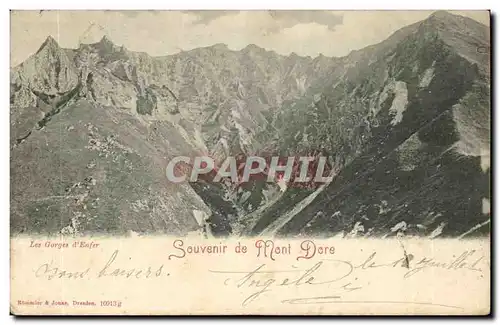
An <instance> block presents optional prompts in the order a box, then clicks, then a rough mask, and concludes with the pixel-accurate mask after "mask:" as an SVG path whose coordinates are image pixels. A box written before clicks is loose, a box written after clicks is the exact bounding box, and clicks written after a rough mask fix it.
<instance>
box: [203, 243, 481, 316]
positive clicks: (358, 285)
mask: <svg viewBox="0 0 500 325" xmlns="http://www.w3.org/2000/svg"><path fill="white" fill-rule="evenodd" d="M483 258H484V257H483V256H479V255H478V254H477V253H476V251H474V250H470V251H465V252H463V253H462V254H460V255H459V256H458V257H453V258H452V259H451V260H450V261H448V262H442V261H437V260H435V259H433V258H429V257H422V258H421V259H419V260H416V259H415V257H414V256H413V255H406V254H405V256H404V257H402V258H400V259H397V260H395V261H388V262H387V261H385V262H380V261H378V256H377V253H376V252H373V253H372V254H370V255H369V256H368V257H367V258H366V259H364V260H362V262H361V263H358V264H356V263H354V262H352V261H347V260H339V259H323V260H321V261H318V262H317V263H316V264H314V265H313V266H312V267H309V268H299V267H297V266H295V265H292V266H291V268H289V269H274V268H270V267H269V266H268V265H267V264H260V265H259V266H257V267H256V268H254V269H251V270H237V271H235V270H209V272H210V273H214V274H218V275H222V276H224V280H223V283H224V285H225V286H235V287H237V288H239V289H248V290H249V291H250V294H249V295H246V294H245V297H244V299H243V301H242V306H247V305H249V304H250V303H252V302H254V301H256V300H257V299H258V298H260V297H262V296H263V295H264V294H266V293H269V292H271V291H273V290H277V289H281V288H286V287H295V288H300V287H307V286H324V288H325V289H322V290H323V291H324V292H327V293H328V294H327V295H322V296H313V297H298V298H295V297H294V298H290V299H284V300H281V303H287V304H331V303H357V304H417V305H433V306H441V307H449V308H459V309H461V308H460V307H457V306H450V305H444V304H439V303H435V302H407V301H383V300H380V301H367V300H357V299H355V298H356V297H355V296H354V297H352V296H353V295H355V292H360V291H362V290H363V289H365V287H366V286H368V285H369V283H362V282H361V280H360V275H361V274H362V273H363V272H366V271H367V270H369V269H375V268H396V267H400V268H404V270H405V272H403V273H402V278H403V280H404V279H408V278H410V277H414V276H416V275H418V274H420V273H424V272H426V271H427V270H430V269H436V268H439V269H442V270H447V271H456V270H465V271H471V272H482V269H481V268H480V267H479V264H480V262H481V261H483ZM293 292H297V290H294V291H293ZM353 292H354V294H353ZM349 297H351V298H349ZM346 298H347V299H349V300H346Z"/></svg>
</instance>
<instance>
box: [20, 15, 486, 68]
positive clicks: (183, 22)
mask: <svg viewBox="0 0 500 325" xmlns="http://www.w3.org/2000/svg"><path fill="white" fill-rule="evenodd" d="M431 13H432V12H430V11H304V10H302V11H297V10H295V11H290V10H288V11H42V12H40V11H13V12H11V66H15V65H17V64H19V63H21V62H22V61H24V60H25V59H26V58H28V57H29V56H30V55H31V54H32V53H34V52H36V50H37V49H38V48H39V47H40V45H41V44H42V43H43V41H44V40H45V39H46V38H47V36H49V35H52V37H53V38H54V39H55V40H56V41H57V42H58V43H59V45H60V46H62V47H65V48H76V47H78V44H79V43H94V42H97V41H99V40H100V39H101V38H102V36H103V35H105V34H106V35H107V36H108V37H109V38H110V39H111V40H112V41H113V42H114V43H115V44H116V45H124V46H125V47H126V48H127V49H129V50H132V51H142V52H147V53H149V54H151V55H155V56H158V55H167V54H174V53H177V52H179V51H180V50H190V49H193V48H196V47H204V46H210V45H213V44H216V43H225V44H227V45H228V47H229V48H230V49H232V50H240V49H242V48H244V47H245V46H247V45H248V44H256V45H258V46H260V47H263V48H265V49H267V50H274V51H276V52H277V53H280V54H285V55H288V54H290V53H291V52H295V53H297V54H299V55H303V56H307V55H309V56H311V57H316V56H317V55H319V54H323V55H326V56H344V55H346V54H348V53H349V52H350V51H352V50H357V49H360V48H363V47H365V46H368V45H371V44H375V43H378V42H380V41H382V40H384V39H386V38H387V37H388V36H390V34H392V33H393V32H394V31H396V30H398V29H400V28H401V27H404V26H406V25H409V24H412V23H414V22H417V21H419V20H423V19H425V18H427V17H428V16H429V15H430V14H431ZM453 13H455V14H460V15H463V16H468V17H471V18H473V19H475V20H477V21H479V22H481V23H483V24H485V25H489V13H488V11H467V12H464V11H460V12H453Z"/></svg>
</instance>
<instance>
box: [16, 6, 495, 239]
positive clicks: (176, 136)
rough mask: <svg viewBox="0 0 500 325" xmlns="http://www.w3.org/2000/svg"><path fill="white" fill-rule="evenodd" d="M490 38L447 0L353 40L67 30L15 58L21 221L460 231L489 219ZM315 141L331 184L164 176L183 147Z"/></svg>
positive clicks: (168, 227)
mask: <svg viewBox="0 0 500 325" xmlns="http://www.w3.org/2000/svg"><path fill="white" fill-rule="evenodd" d="M488 48H489V31H488V29H487V27H486V26H484V25H481V24H479V23H477V22H475V21H473V20H471V19H468V18H463V17H459V16H455V15H451V14H449V13H443V12H438V13H435V14H434V15H432V16H430V17H429V18H428V19H427V20H425V21H423V22H419V23H416V24H413V25H411V26H408V27H405V28H403V29H401V30H399V31H398V32H396V33H394V35H392V36H391V37H390V38H388V39H387V40H385V41H383V42H382V43H380V44H376V45H372V46H370V47H367V48H365V49H362V50H359V51H354V52H352V53H351V54H350V55H348V56H346V57H343V58H327V57H324V56H319V57H317V58H314V59H312V58H310V57H300V56H297V55H295V54H292V55H290V56H282V55H278V54H276V53H275V52H271V51H266V50H264V49H262V48H259V47H257V46H255V45H249V46H247V47H246V48H244V49H242V50H241V51H231V50H229V49H228V48H227V47H226V46H225V45H223V44H216V45H214V46H211V47H207V48H199V49H195V50H192V51H185V52H181V53H178V54H175V55H171V56H165V57H151V56H149V55H147V54H146V53H137V52H131V51H128V50H127V49H126V48H124V47H121V46H116V45H115V44H113V43H112V42H111V41H110V40H109V39H108V38H106V37H105V38H103V39H102V40H101V41H100V42H98V43H95V44H82V45H80V47H79V48H77V49H62V48H60V47H59V46H58V44H57V43H56V42H55V41H54V40H53V39H52V38H50V37H49V38H48V39H47V40H46V42H44V44H43V45H42V46H41V47H40V50H39V51H38V52H37V53H35V54H33V55H32V56H31V57H30V58H29V59H28V60H27V61H25V62H24V63H22V64H21V65H19V66H17V67H15V68H13V69H12V70H11V134H12V139H11V147H12V151H11V173H12V178H11V182H12V203H13V204H12V224H13V229H14V231H15V232H22V231H31V232H32V231H36V230H38V231H41V232H47V231H48V232H60V231H62V229H65V230H64V231H73V232H86V231H87V232H95V231H106V232H127V231H130V230H131V231H138V232H150V231H160V232H175V233H186V232H188V231H191V230H196V229H199V227H200V221H199V220H198V219H200V217H199V216H200V215H204V216H206V218H207V219H208V220H209V223H210V224H211V231H213V232H214V234H216V235H228V234H231V233H238V234H240V233H241V234H246V235H248V234H253V235H255V234H261V233H265V234H279V235H285V236H289V235H294V234H295V235H297V234H307V235H317V234H322V235H326V236H330V235H335V234H339V233H340V234H347V233H351V234H354V235H356V236H359V235H363V236H364V235H378V236H386V235H392V234H395V233H398V232H399V233H405V234H416V235H429V236H430V235H436V233H438V232H439V233H440V234H443V235H453V236H455V235H460V234H461V233H464V232H466V231H467V230H469V229H470V228H471V227H473V226H474V225H476V224H480V223H481V224H484V223H485V222H487V221H488V220H489V211H486V210H488V209H486V208H485V206H486V205H487V203H485V202H489V199H490V194H489V152H490V150H489V147H490V137H489V134H490V101H489V97H490V77H489V71H490V66H489V62H490V57H489V51H484V49H488ZM312 151H314V152H321V153H323V154H324V155H327V156H328V157H329V158H330V161H331V163H332V165H333V168H334V171H335V173H336V177H335V179H334V181H333V182H332V183H330V184H327V185H325V186H322V187H321V188H318V189H298V188H288V189H286V190H285V191H284V192H282V191H280V190H279V187H278V185H276V184H260V183H251V184H248V185H247V186H245V187H242V188H239V189H238V191H237V192H234V191H233V190H232V189H231V188H230V187H228V186H224V185H214V184H191V185H188V184H182V185H178V186H177V185H173V184H168V182H167V180H166V179H165V177H164V168H165V166H166V163H167V162H168V160H169V159H170V158H171V157H173V156H174V155H179V154H183V155H188V156H193V155H196V154H200V153H203V154H210V155H212V156H214V157H216V158H217V159H220V160H222V159H223V158H225V157H226V156H228V155H234V154H236V153H244V154H253V153H259V152H267V153H270V154H281V155H296V154H300V153H307V152H312ZM89 166H91V167H89ZM41 175H44V176H41ZM68 188H69V190H68ZM96 202H98V203H96ZM194 211H196V212H194ZM195 215H196V216H197V217H196V216H195ZM165 216H168V217H165ZM75 220H76V221H75ZM396 226H397V227H396ZM396 228H397V229H396ZM393 229H396V230H393ZM478 229H479V230H478V232H479V233H482V232H484V231H485V229H487V228H485V227H482V228H478ZM476 233H477V232H476Z"/></svg>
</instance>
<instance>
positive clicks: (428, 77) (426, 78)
mask: <svg viewBox="0 0 500 325" xmlns="http://www.w3.org/2000/svg"><path fill="white" fill-rule="evenodd" d="M434 63H436V61H434V62H433V63H432V66H431V67H430V68H427V69H426V70H425V71H424V74H423V75H422V78H421V79H420V83H419V85H418V86H419V87H420V88H426V87H428V86H429V84H430V83H431V81H432V78H434Z"/></svg>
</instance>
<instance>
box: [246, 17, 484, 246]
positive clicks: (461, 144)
mask: <svg viewBox="0 0 500 325" xmlns="http://www.w3.org/2000/svg"><path fill="white" fill-rule="evenodd" d="M488 46H489V36H488V29H487V28H486V26H484V25H481V24H479V23H477V22H475V21H473V20H471V19H468V18H463V17H459V16H455V15H451V14H449V13H443V12H438V13H435V14H433V15H432V16H430V17H429V18H428V19H427V20H425V21H423V22H421V23H417V24H414V25H412V26H409V27H407V28H405V29H403V30H401V31H399V32H397V33H396V34H394V35H393V36H392V37H390V38H389V39H388V40H387V41H384V42H382V43H381V44H378V45H375V46H372V47H369V48H367V49H365V50H362V51H361V52H355V53H352V54H351V55H349V56H348V57H347V58H345V60H346V61H347V62H356V61H357V60H362V62H360V64H354V65H353V67H352V68H348V69H346V70H344V71H345V72H344V74H343V77H341V80H337V81H336V82H334V83H330V84H327V86H326V87H325V88H324V89H323V90H322V91H321V92H318V93H316V94H311V95H310V96H309V98H307V97H304V99H303V100H302V101H301V102H299V103H297V102H295V103H292V104H291V105H292V107H291V109H284V110H282V111H281V112H280V113H281V114H284V115H285V116H284V117H281V116H279V117H278V119H277V120H278V121H279V120H283V121H294V125H290V124H289V123H286V124H285V123H284V124H283V127H282V128H281V129H280V136H279V137H278V139H279V141H278V142H277V144H278V147H280V148H286V150H289V151H293V150H298V148H303V147H308V146H309V147H311V146H313V147H321V148H322V149H325V150H326V151H327V152H328V153H329V154H330V155H331V159H332V160H333V161H334V162H335V165H336V168H337V169H338V171H339V173H338V175H337V176H336V178H335V179H334V181H333V182H332V183H331V184H329V185H328V186H326V187H325V188H324V189H323V190H322V191H320V192H318V191H316V192H314V191H313V190H290V191H287V193H285V195H283V197H282V198H281V199H280V200H279V201H278V202H276V204H274V205H272V206H270V207H269V208H268V209H267V210H265V211H262V212H261V213H260V214H259V215H257V216H255V215H254V216H252V217H253V218H255V219H256V220H257V221H254V222H253V223H252V222H250V230H249V229H248V228H247V229H246V231H247V233H251V234H260V233H265V234H279V235H286V236H290V235H292V234H308V235H311V234H322V235H333V234H337V233H344V234H346V233H352V234H358V235H359V234H362V235H378V236H381V235H382V236H383V235H390V234H395V233H397V232H398V231H400V230H404V231H403V232H404V233H409V234H418V235H431V234H434V235H435V232H433V231H434V230H436V229H437V230H438V232H441V233H442V234H443V235H450V236H456V235H460V234H461V233H465V232H466V231H468V230H469V229H470V228H471V227H473V226H475V225H477V224H483V223H485V222H488V220H489V211H484V209H483V206H484V205H485V203H484V202H489V199H490V194H489V193H490V189H489V177H490V175H489V165H488V161H489V146H490V140H489V134H490V101H489V98H490V86H489V85H490V78H489V69H490V67H489V62H490V61H489V60H490V58H489V54H488V53H484V52H482V51H478V50H477V49H478V48H487V47H488ZM301 117H302V118H301ZM305 135H306V136H305ZM296 139H300V140H299V141H296ZM308 196H309V197H311V198H312V199H311V200H312V202H307V203H306V204H304V203H303V206H300V208H299V209H298V208H297V206H296V205H295V204H292V202H297V201H298V200H299V201H300V200H302V199H306V198H307V197H308ZM276 216H280V217H278V218H276ZM487 232H488V228H487V227H484V228H481V229H480V230H479V233H487Z"/></svg>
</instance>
